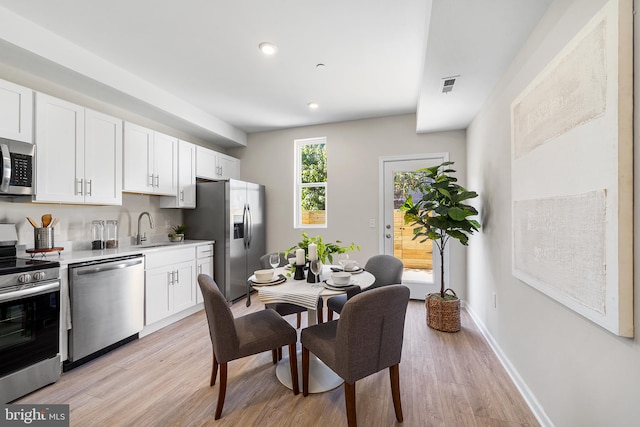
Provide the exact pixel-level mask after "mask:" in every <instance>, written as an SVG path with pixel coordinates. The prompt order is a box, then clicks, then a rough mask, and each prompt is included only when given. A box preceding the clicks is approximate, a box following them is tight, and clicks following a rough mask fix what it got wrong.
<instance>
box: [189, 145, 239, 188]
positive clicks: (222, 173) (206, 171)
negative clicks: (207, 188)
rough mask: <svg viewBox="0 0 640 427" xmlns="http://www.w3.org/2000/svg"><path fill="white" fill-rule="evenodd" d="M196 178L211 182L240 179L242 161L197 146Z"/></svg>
mask: <svg viewBox="0 0 640 427" xmlns="http://www.w3.org/2000/svg"><path fill="white" fill-rule="evenodd" d="M196 176H197V177H198V178H204V179H211V180H222V179H240V160H238V159H236V158H235V157H231V156H227V155H226V154H222V153H218V152H217V151H213V150H210V149H208V148H205V147H201V146H197V147H196Z"/></svg>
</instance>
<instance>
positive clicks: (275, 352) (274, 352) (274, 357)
mask: <svg viewBox="0 0 640 427" xmlns="http://www.w3.org/2000/svg"><path fill="white" fill-rule="evenodd" d="M271 360H272V361H273V364H274V365H275V364H276V363H278V349H277V348H274V349H273V350H271Z"/></svg>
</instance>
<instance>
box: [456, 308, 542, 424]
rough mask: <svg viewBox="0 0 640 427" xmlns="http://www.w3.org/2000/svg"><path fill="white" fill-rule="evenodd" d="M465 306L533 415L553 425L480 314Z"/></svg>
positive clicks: (540, 420)
mask: <svg viewBox="0 0 640 427" xmlns="http://www.w3.org/2000/svg"><path fill="white" fill-rule="evenodd" d="M464 307H465V309H466V310H467V312H468V313H469V316H471V319H472V320H473V322H474V323H475V324H476V326H477V327H478V329H479V330H480V333H481V334H482V336H484V338H485V339H486V340H487V342H488V343H489V346H490V347H491V349H492V350H493V352H494V354H495V355H496V356H497V357H498V360H500V363H502V366H504V369H505V370H506V371H507V374H508V375H509V377H511V380H512V381H513V383H514V384H515V385H516V388H517V389H518V390H519V391H520V394H521V395H522V397H523V398H524V400H525V402H526V403H527V405H528V406H529V408H530V409H531V411H532V412H533V415H534V416H535V417H536V419H537V420H538V422H539V423H540V425H541V426H543V427H553V422H552V421H551V419H550V418H549V417H548V416H547V414H546V412H545V411H544V408H543V407H542V405H540V402H538V399H536V397H535V395H534V394H533V392H532V391H531V389H530V388H529V387H528V386H527V384H526V383H525V382H524V380H523V379H522V377H521V376H520V374H519V373H518V371H517V370H516V368H515V367H514V366H513V364H512V363H511V361H510V360H509V358H508V357H507V356H506V355H505V354H504V352H503V351H502V349H501V348H500V346H499V345H498V343H497V342H496V340H495V339H494V338H493V336H492V335H491V333H490V332H489V330H488V329H487V328H486V327H485V325H484V323H483V322H482V321H481V320H480V318H479V317H478V315H477V314H476V313H475V312H474V311H473V310H472V309H471V306H470V305H469V304H464Z"/></svg>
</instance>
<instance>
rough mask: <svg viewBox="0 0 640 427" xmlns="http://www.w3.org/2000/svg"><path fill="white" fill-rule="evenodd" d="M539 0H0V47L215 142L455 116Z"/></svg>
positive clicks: (517, 40)
mask: <svg viewBox="0 0 640 427" xmlns="http://www.w3.org/2000/svg"><path fill="white" fill-rule="evenodd" d="M551 1H552V0H396V1H393V0H348V1H344V0H323V1H318V0H271V1H266V0H240V1H234V2H231V1H226V2H223V1H220V0H182V1H180V2H177V1H173V0H171V1H169V0H136V1H130V0H109V1H104V2H97V1H86V0H56V1H51V0H29V1H17V0H0V61H2V62H4V63H6V64H8V65H9V66H12V67H16V68H18V69H21V70H24V71H26V72H29V73H31V74H35V75H37V76H40V77H44V78H47V79H50V80H54V81H56V82H58V83H61V84H63V85H65V86H68V87H71V88H72V89H75V90H80V91H82V92H83V93H86V94H88V95H90V96H96V97H98V98H99V99H102V100H105V101H107V102H110V103H113V104H115V105H118V106H120V107H123V108H127V109H129V110H131V111H133V112H136V113H139V114H143V115H145V116H148V117H150V118H152V119H155V120H158V121H160V122H162V123H167V124H168V125H170V126H173V127H175V128H177V129H180V130H183V131H185V132H188V133H191V134H194V135H196V136H198V137H200V138H202V139H205V140H210V141H212V142H214V143H217V144H219V145H223V146H238V145H245V144H246V134H247V133H253V132H259V131H266V130H274V129H282V128H290V127H297V126H306V125H313V124H322V123H331V122H339V121H346V120H357V119H364V118H373V117H381V116H388V115H398V114H406V113H416V115H417V122H416V131H417V132H432V131H438V130H449V129H464V128H466V127H467V125H468V124H469V122H470V121H471V120H472V118H473V117H474V115H475V114H476V112H477V111H478V108H479V107H480V106H481V105H482V103H483V102H484V100H485V99H486V97H487V96H488V94H489V93H490V92H491V90H493V88H494V87H495V84H496V83H497V81H498V79H499V78H500V76H501V75H502V74H503V72H504V71H505V69H506V67H507V66H508V64H509V63H510V62H511V61H512V59H513V57H514V55H515V53H516V52H517V51H518V49H519V47H520V46H521V45H522V44H523V43H524V42H525V41H526V38H527V36H528V34H529V33H530V32H531V30H532V29H533V28H534V26H535V25H536V23H537V22H538V21H539V19H540V17H541V16H542V15H543V14H544V12H545V10H546V8H547V7H548V5H549V4H550V3H551ZM263 41H268V42H272V43H275V44H276V45H277V47H278V52H277V53H276V54H275V55H273V56H265V55H264V54H262V53H261V52H260V51H259V49H258V44H259V43H260V42H263ZM318 64H322V65H318ZM450 76H460V77H459V78H458V79H457V80H456V84H455V85H454V88H453V90H452V91H451V92H450V93H447V94H443V93H442V79H443V78H444V77H450ZM310 102H317V103H318V104H319V108H317V109H315V110H311V109H309V108H308V103H310Z"/></svg>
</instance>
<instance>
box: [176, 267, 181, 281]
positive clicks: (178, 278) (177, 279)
mask: <svg viewBox="0 0 640 427" xmlns="http://www.w3.org/2000/svg"><path fill="white" fill-rule="evenodd" d="M176 283H180V271H178V270H176Z"/></svg>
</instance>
